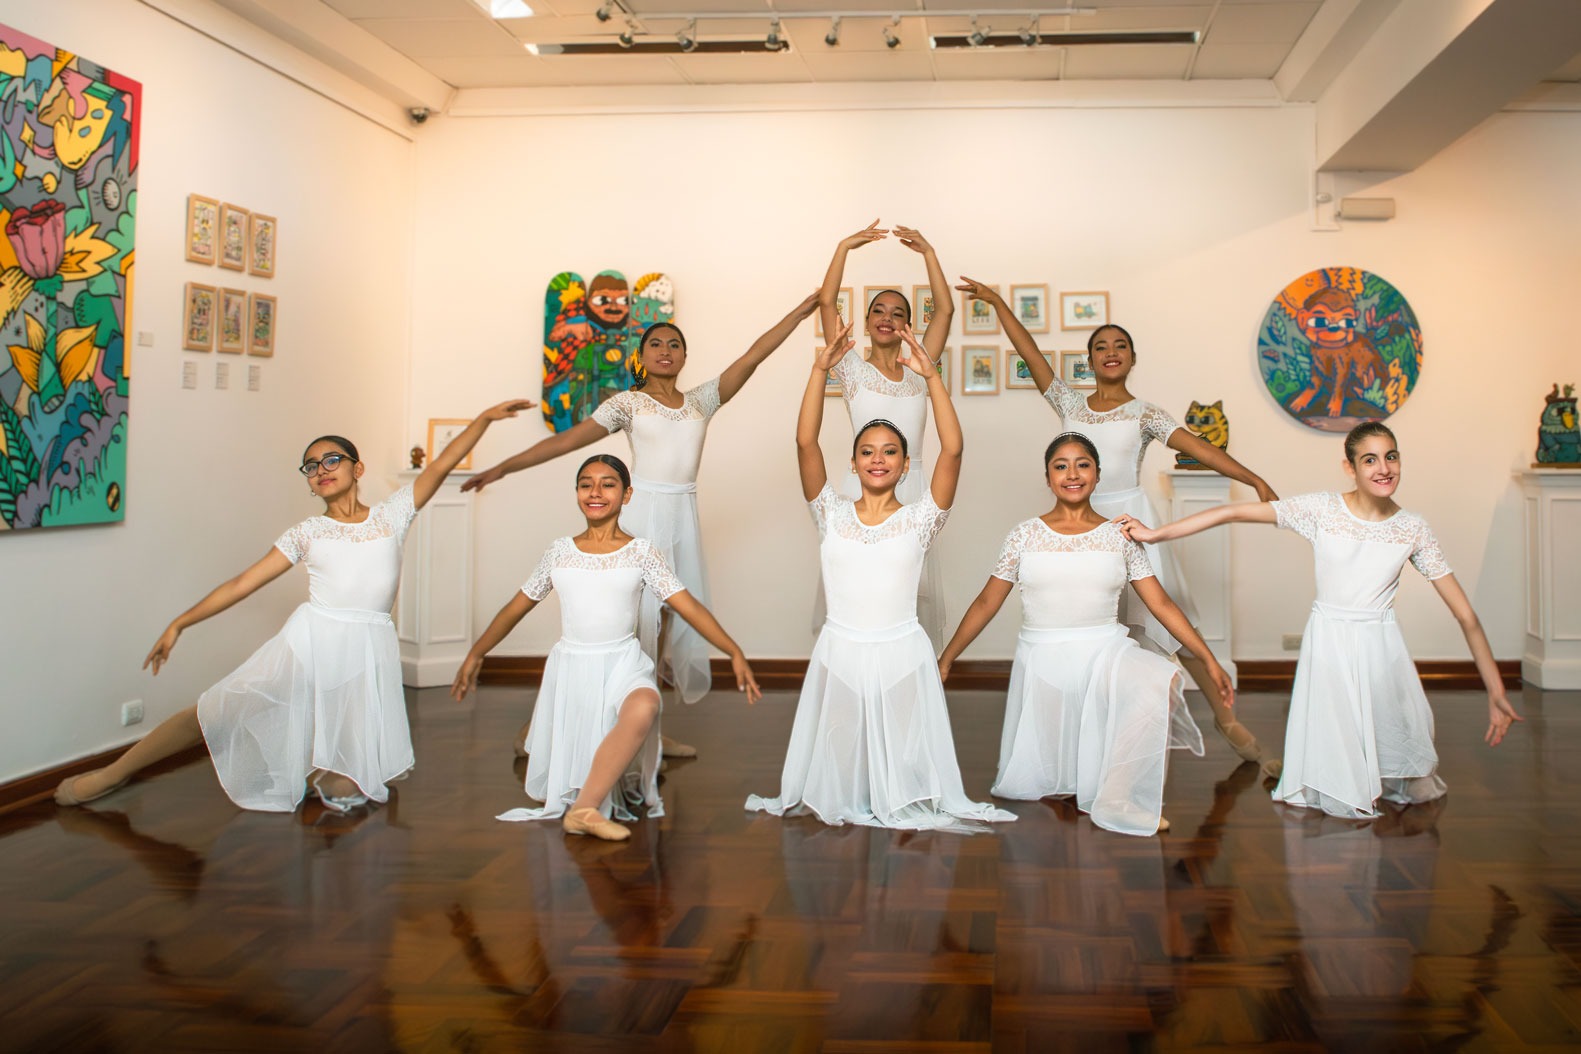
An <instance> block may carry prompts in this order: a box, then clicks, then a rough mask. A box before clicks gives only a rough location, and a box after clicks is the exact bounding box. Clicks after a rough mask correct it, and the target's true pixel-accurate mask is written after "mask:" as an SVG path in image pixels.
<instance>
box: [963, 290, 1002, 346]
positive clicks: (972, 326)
mask: <svg viewBox="0 0 1581 1054" xmlns="http://www.w3.org/2000/svg"><path fill="white" fill-rule="evenodd" d="M988 288H990V289H992V290H993V291H994V292H996V293H997V292H999V287H998V286H996V285H991V286H989V287H988ZM961 332H962V333H964V334H966V335H967V336H969V337H986V336H988V335H990V334H993V333H998V332H999V312H997V311H995V310H994V305H992V304H990V303H989V302H988V301H986V300H975V299H973V298H972V296H971V294H969V293H962V294H961Z"/></svg>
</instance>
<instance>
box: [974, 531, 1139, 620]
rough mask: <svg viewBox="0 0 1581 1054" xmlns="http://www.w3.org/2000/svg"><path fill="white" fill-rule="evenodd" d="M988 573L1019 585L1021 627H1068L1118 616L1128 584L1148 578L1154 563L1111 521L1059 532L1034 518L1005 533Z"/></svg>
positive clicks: (1112, 618)
mask: <svg viewBox="0 0 1581 1054" xmlns="http://www.w3.org/2000/svg"><path fill="white" fill-rule="evenodd" d="M990 573H991V574H992V575H993V576H994V577H995V578H1001V579H1004V580H1005V581H1006V582H1014V583H1018V584H1019V585H1020V586H1021V622H1022V625H1023V626H1025V627H1026V628H1028V629H1071V628H1074V627H1078V626H1083V627H1084V626H1106V625H1110V624H1112V623H1114V622H1115V621H1117V620H1118V618H1119V608H1120V594H1121V592H1122V591H1123V590H1124V589H1125V587H1126V583H1127V582H1135V581H1136V580H1137V579H1140V578H1152V577H1153V567H1152V565H1151V564H1150V563H1148V560H1147V554H1146V553H1145V552H1143V551H1142V547H1141V546H1140V545H1138V544H1136V543H1135V542H1133V541H1131V540H1130V539H1128V538H1126V537H1125V535H1123V534H1121V533H1120V528H1118V527H1116V526H1115V525H1114V523H1113V522H1109V523H1105V524H1103V525H1102V526H1100V527H1094V528H1093V529H1092V530H1090V531H1087V532H1086V533H1085V534H1060V533H1059V532H1058V531H1055V530H1053V529H1052V528H1050V527H1049V525H1048V524H1046V523H1044V522H1043V521H1042V520H1041V519H1038V518H1034V519H1030V520H1027V521H1026V522H1025V523H1019V524H1017V525H1016V526H1015V528H1014V529H1013V530H1012V531H1011V532H1010V534H1009V535H1008V536H1006V538H1005V544H1004V545H1003V546H1002V547H1001V548H1000V550H999V559H998V560H997V561H996V562H995V563H994V569H993V571H992V572H990Z"/></svg>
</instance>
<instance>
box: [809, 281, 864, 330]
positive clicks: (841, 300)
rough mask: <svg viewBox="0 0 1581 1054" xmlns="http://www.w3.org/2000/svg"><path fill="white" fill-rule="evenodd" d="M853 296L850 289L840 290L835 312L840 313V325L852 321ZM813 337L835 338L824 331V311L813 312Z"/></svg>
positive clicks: (835, 303)
mask: <svg viewBox="0 0 1581 1054" xmlns="http://www.w3.org/2000/svg"><path fill="white" fill-rule="evenodd" d="M853 295H854V294H853V293H852V292H851V289H850V288H849V287H845V288H842V289H841V290H840V292H839V295H837V296H836V297H835V298H834V309H835V312H836V313H838V314H839V316H840V325H842V326H843V325H845V324H846V323H847V322H850V321H851V299H852V297H853ZM812 335H813V336H815V337H824V338H828V337H833V336H834V334H833V333H825V332H824V331H823V311H822V310H819V311H815V312H813V316H812Z"/></svg>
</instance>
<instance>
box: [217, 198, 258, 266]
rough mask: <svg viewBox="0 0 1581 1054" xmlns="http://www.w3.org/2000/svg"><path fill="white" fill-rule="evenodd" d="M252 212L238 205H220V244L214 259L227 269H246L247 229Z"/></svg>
mask: <svg viewBox="0 0 1581 1054" xmlns="http://www.w3.org/2000/svg"><path fill="white" fill-rule="evenodd" d="M251 218H252V213H251V212H250V211H249V210H247V209H244V208H242V207H241V206H240V205H231V204H225V205H221V206H220V246H219V259H218V261H216V262H217V263H218V264H219V265H220V266H221V267H223V268H225V269H226V270H227V271H245V270H247V229H248V221H249V220H250V219H251Z"/></svg>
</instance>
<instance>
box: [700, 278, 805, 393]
mask: <svg viewBox="0 0 1581 1054" xmlns="http://www.w3.org/2000/svg"><path fill="white" fill-rule="evenodd" d="M818 296H819V294H818V293H809V294H808V295H807V299H805V300H803V301H802V302H801V303H799V304H797V305H796V306H795V307H793V308H791V310H790V313H789V314H788V315H786V316H785V317H784V318H782V319H780V320H779V321H778V322H776V323H774V325H773V326H772V327H771V328H770V329H769V331H768V332H767V333H765V334H763V335H762V336H761V337H759V338H758V339H757V340H755V341H753V342H752V346H751V347H750V348H748V349H747V350H746V353H745V354H743V355H742V356H741V357H740V358H739V359H737V360H736V361H735V362H732V363H731V364H730V365H729V366H727V367H726V368H725V372H724V373H721V374H720V375H719V401H720V402H721V403H728V402H729V401H730V400H731V399H732V398H734V397H735V394H736V393H737V392H739V391H740V390H741V388H742V386H743V385H745V384H746V383H747V380H748V379H749V378H751V376H752V374H753V373H754V372H755V371H756V370H757V368H758V367H759V366H761V365H762V364H763V360H764V359H767V358H768V357H769V356H770V355H772V354H774V352H775V351H776V350H777V349H778V348H779V346H780V345H781V344H783V343H785V338H786V337H789V336H790V335H791V333H792V331H794V330H795V329H796V327H797V326H799V325H801V323H802V320H803V319H805V318H806V317H807V316H808V315H811V314H812V313H813V312H814V311H816V310H817V309H818ZM824 332H825V333H828V332H830V330H824Z"/></svg>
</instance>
